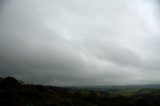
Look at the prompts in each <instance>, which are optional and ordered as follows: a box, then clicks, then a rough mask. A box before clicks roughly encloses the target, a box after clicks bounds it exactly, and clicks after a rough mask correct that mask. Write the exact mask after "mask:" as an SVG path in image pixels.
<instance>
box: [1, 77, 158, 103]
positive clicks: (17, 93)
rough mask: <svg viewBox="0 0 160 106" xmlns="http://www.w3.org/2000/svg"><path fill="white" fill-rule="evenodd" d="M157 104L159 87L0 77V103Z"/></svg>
mask: <svg viewBox="0 0 160 106" xmlns="http://www.w3.org/2000/svg"><path fill="white" fill-rule="evenodd" d="M142 105H143V106H160V90H159V89H154V88H144V89H138V88H133V89H131V88H130V89H116V90H115V89H108V90H107V89H106V90H100V89H93V88H87V89H84V88H80V87H79V88H65V87H55V86H43V85H33V84H24V83H23V82H22V81H18V80H16V79H15V78H13V77H6V78H0V106H142Z"/></svg>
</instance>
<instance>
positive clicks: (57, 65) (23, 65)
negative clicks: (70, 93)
mask: <svg viewBox="0 0 160 106" xmlns="http://www.w3.org/2000/svg"><path fill="white" fill-rule="evenodd" d="M0 8H1V9H0V75H2V76H7V75H12V76H15V77H18V78H19V79H22V80H25V81H26V82H32V83H41V84H52V85H61V86H68V85H75V86H77V85H126V84H150V83H160V77H159V75H160V57H159V54H160V47H159V44H160V43H159V42H160V31H159V28H160V23H159V22H160V21H159V18H160V17H159V5H158V2H157V1H156V0H152V1H151V0H134V1H128V0H121V1H117V0H78V1H75V0H67V1H66V0H58V1H55V0H14V1H12V0H8V1H3V2H1V7H0Z"/></svg>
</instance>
